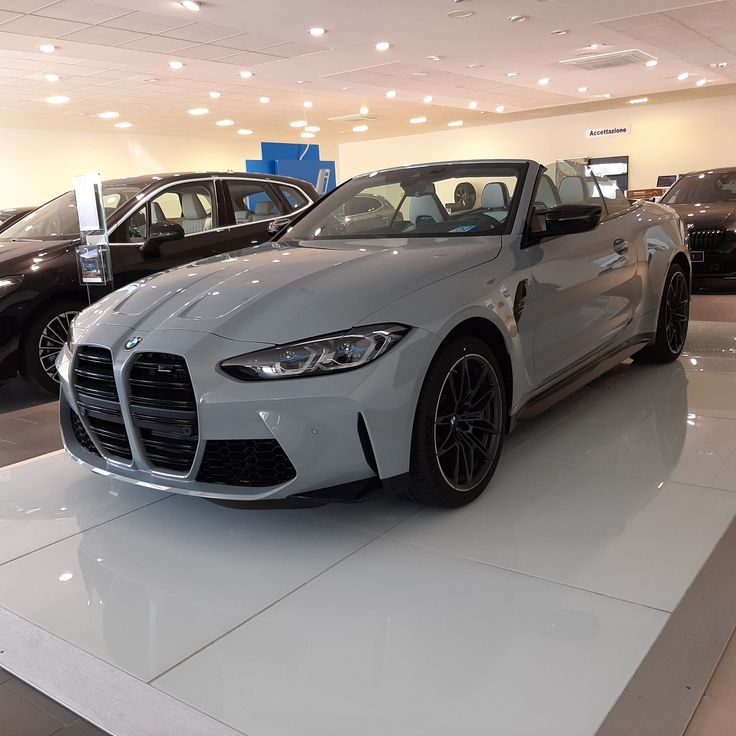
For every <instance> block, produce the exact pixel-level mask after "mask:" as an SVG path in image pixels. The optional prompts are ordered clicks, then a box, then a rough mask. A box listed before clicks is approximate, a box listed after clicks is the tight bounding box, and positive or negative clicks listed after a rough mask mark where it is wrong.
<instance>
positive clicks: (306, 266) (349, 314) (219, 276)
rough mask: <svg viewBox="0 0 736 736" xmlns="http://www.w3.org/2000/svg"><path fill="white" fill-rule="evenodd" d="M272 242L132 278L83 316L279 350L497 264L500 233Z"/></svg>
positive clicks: (83, 322)
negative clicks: (477, 268)
mask: <svg viewBox="0 0 736 736" xmlns="http://www.w3.org/2000/svg"><path fill="white" fill-rule="evenodd" d="M312 245H313V244H310V246H309V247H303V246H300V245H297V244H279V243H275V244H273V243H267V244H264V245H261V246H256V247H255V248H251V249H248V250H243V251H239V252H236V253H229V254H225V255H223V256H217V257H215V258H210V259H207V260H204V261H199V262H195V263H193V264H190V265H188V266H182V267H181V268H176V269H173V270H171V271H166V272H163V273H160V274H157V275H155V276H152V277H150V278H148V279H144V280H143V281H139V282H136V283H134V284H131V285H130V286H127V287H125V288H123V289H120V290H119V291H116V292H114V293H113V294H111V295H110V296H108V297H106V298H104V299H103V300H102V301H100V302H98V303H97V304H96V305H94V307H92V308H91V309H88V310H86V311H85V312H83V313H82V315H80V317H79V319H78V325H79V327H80V329H82V330H85V329H87V328H90V327H92V326H93V325H94V324H95V323H97V324H99V323H105V324H114V325H123V326H126V327H130V328H131V329H133V330H141V331H149V332H150V331H154V330H167V329H186V330H195V331H202V332H208V333H212V334H215V335H219V336H220V337H224V338H229V339H233V340H242V341H246V342H259V343H270V344H279V343H285V342H290V341H293V340H300V339H303V338H307V337H312V336H315V335H321V334H327V333H330V332H336V331H340V330H343V329H349V328H351V327H354V326H356V325H358V324H360V323H361V320H363V319H364V318H365V317H367V316H369V315H370V314H372V313H373V312H375V311H376V310H377V309H380V308H381V307H384V306H386V305H387V304H390V303H391V302H392V301H395V300H396V299H399V298H400V297H403V296H405V295H407V294H409V293H411V292H413V291H415V290H417V289H420V288H422V287H423V286H426V285H428V284H430V283H433V282H434V281H437V280H440V279H442V278H445V277H447V276H450V275H452V274H455V273H458V272H459V271H462V270H465V269H467V268H471V267H473V266H474V265H477V264H479V263H483V262H485V261H489V260H492V259H493V258H494V257H495V256H497V255H498V253H499V250H500V248H501V238H500V237H492V238H491V237H489V238H463V239H459V238H456V239H453V240H452V241H450V240H449V239H447V238H442V239H436V240H430V239H424V238H423V239H422V240H414V241H412V240H398V239H392V240H382V241H376V240H370V241H365V240H364V241H351V242H347V243H346V242H335V241H331V242H320V243H319V247H312Z"/></svg>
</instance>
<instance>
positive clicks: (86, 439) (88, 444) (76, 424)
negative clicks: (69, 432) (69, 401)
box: [69, 409, 100, 457]
mask: <svg viewBox="0 0 736 736" xmlns="http://www.w3.org/2000/svg"><path fill="white" fill-rule="evenodd" d="M69 413H70V414H71V419H72V429H73V430H74V436H75V437H76V439H77V442H79V444H80V445H81V446H82V447H83V448H84V449H85V450H87V452H91V453H92V454H93V455H97V456H98V457H99V456H100V453H99V452H97V448H96V447H95V444H94V442H92V438H91V437H90V436H89V434H88V433H87V430H86V429H85V428H84V425H83V424H82V420H81V419H80V418H79V414H77V412H75V411H74V409H69Z"/></svg>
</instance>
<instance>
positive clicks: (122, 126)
mask: <svg viewBox="0 0 736 736" xmlns="http://www.w3.org/2000/svg"><path fill="white" fill-rule="evenodd" d="M115 127H116V128H132V127H133V123H126V122H123V123H115Z"/></svg>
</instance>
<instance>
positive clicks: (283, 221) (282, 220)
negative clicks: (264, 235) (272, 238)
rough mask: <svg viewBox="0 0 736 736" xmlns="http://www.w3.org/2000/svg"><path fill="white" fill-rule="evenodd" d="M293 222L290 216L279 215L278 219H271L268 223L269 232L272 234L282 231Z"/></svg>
mask: <svg viewBox="0 0 736 736" xmlns="http://www.w3.org/2000/svg"><path fill="white" fill-rule="evenodd" d="M290 224H291V220H290V219H289V218H288V217H279V218H278V219H277V220H271V222H269V223H268V232H270V233H271V234H272V235H276V233H278V232H281V231H282V230H283V229H284V228H285V227H288V226H289V225H290Z"/></svg>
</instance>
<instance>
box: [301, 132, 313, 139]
mask: <svg viewBox="0 0 736 736" xmlns="http://www.w3.org/2000/svg"><path fill="white" fill-rule="evenodd" d="M315 135H316V134H315V133H307V132H306V131H305V132H303V133H302V134H301V136H302V138H314V137H315Z"/></svg>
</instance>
